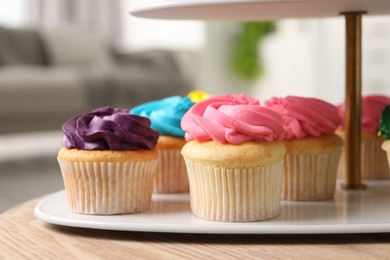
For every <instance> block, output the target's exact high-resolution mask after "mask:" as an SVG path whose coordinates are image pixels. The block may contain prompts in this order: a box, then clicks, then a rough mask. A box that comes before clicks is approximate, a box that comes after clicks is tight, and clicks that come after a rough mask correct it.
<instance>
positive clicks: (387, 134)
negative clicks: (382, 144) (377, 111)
mask: <svg viewBox="0 0 390 260" xmlns="http://www.w3.org/2000/svg"><path fill="white" fill-rule="evenodd" d="M379 130H380V135H381V136H382V137H383V138H384V139H390V105H389V106H385V108H384V109H383V111H382V118H381V120H380V121H379Z"/></svg>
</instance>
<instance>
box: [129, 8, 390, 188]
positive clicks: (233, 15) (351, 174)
mask: <svg viewBox="0 0 390 260" xmlns="http://www.w3.org/2000/svg"><path fill="white" fill-rule="evenodd" d="M130 13H131V14H132V15H135V16H139V17H145V18H159V19H201V20H275V19H282V18H308V17H331V16H338V15H343V16H344V17H345V20H346V46H345V48H346V88H345V89H346V95H345V96H346V100H345V130H346V131H345V132H346V135H345V154H346V175H345V176H346V177H345V181H344V183H343V187H344V188H345V189H354V190H359V189H363V188H365V185H363V184H362V182H361V169H360V154H361V151H360V150H361V147H360V146H361V145H360V140H361V74H362V73H361V56H362V55H361V43H362V40H361V39H362V35H361V34H362V30H361V28H362V15H363V14H368V15H383V14H390V0H135V1H134V2H133V4H132V6H131V9H130Z"/></svg>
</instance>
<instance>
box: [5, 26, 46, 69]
mask: <svg viewBox="0 0 390 260" xmlns="http://www.w3.org/2000/svg"><path fill="white" fill-rule="evenodd" d="M0 64H1V65H47V64H48V58H47V55H46V52H45V48H44V43H43V41H42V39H41V37H40V35H39V33H38V32H37V31H35V30H32V29H11V28H5V27H0Z"/></svg>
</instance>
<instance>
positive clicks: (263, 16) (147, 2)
mask: <svg viewBox="0 0 390 260" xmlns="http://www.w3.org/2000/svg"><path fill="white" fill-rule="evenodd" d="M361 10H363V11H367V13H368V14H369V15H384V14H389V13H390V1H389V0H134V1H132V3H131V6H130V14H132V15H134V16H139V17H145V18H158V19H197V20H198V19H200V20H273V19H281V18H307V17H330V16H338V15H339V14H340V13H341V12H347V11H361Z"/></svg>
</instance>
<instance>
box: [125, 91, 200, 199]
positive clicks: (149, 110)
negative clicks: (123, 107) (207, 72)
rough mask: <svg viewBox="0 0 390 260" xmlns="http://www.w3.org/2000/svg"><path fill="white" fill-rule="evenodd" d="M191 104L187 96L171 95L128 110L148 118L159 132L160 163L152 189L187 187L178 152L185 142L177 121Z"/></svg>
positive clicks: (166, 190) (172, 190) (174, 190)
mask: <svg viewBox="0 0 390 260" xmlns="http://www.w3.org/2000/svg"><path fill="white" fill-rule="evenodd" d="M194 104H195V103H194V102H193V101H192V100H191V99H190V98H189V97H180V96H172V97H167V98H164V99H161V100H157V101H151V102H148V103H144V104H142V105H139V106H137V107H134V108H133V109H131V110H130V113H131V114H135V115H140V116H144V117H147V118H149V119H150V121H151V128H152V129H154V130H157V131H158V132H159V134H160V136H159V139H158V143H157V146H156V149H157V152H158V154H159V163H158V167H157V173H156V178H155V180H154V185H153V192H154V193H184V192H188V191H189V184H188V176H187V171H186V167H185V163H184V159H183V157H182V156H181V154H180V151H181V149H182V147H183V146H184V144H185V143H186V141H185V139H184V131H183V129H182V128H181V126H180V122H181V119H182V117H183V115H184V114H185V113H186V112H187V111H188V110H189V109H190V108H191V107H192V106H193V105H194Z"/></svg>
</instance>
